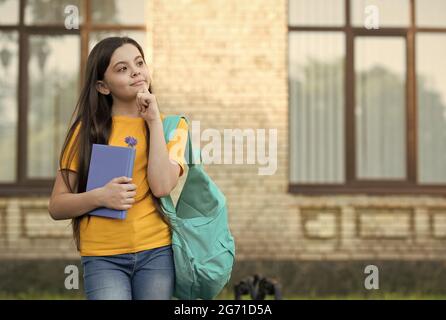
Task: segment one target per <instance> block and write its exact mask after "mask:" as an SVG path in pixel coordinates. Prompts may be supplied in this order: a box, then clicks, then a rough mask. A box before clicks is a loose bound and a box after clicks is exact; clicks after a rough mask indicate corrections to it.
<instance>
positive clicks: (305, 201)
mask: <svg viewBox="0 0 446 320" xmlns="http://www.w3.org/2000/svg"><path fill="white" fill-rule="evenodd" d="M69 5H71V6H75V8H76V9H77V12H78V17H79V19H78V21H77V22H79V28H76V26H74V27H73V24H72V23H73V22H76V20H73V19H75V18H76V17H77V16H76V13H77V12H76V10H74V11H73V9H72V8H73V7H69V8H71V10H68V11H66V9H67V6H69ZM73 17H74V18H73ZM67 21H68V22H69V23H68V25H67ZM112 35H128V36H130V37H132V38H134V39H135V40H136V41H138V42H139V43H140V44H141V45H142V47H143V48H144V51H145V55H146V60H147V63H148V64H149V67H150V68H151V70H152V72H153V85H152V92H153V93H154V94H155V95H156V97H157V100H158V104H159V106H160V110H161V112H163V113H167V114H169V113H182V114H185V115H186V116H188V117H189V119H190V120H197V121H200V126H201V130H204V129H206V128H213V129H217V130H218V131H219V132H220V133H221V134H222V136H223V129H225V128H229V129H231V128H232V129H236V128H240V129H253V130H257V129H266V130H268V129H277V133H278V144H277V171H276V172H275V173H274V174H273V175H259V174H258V168H259V167H261V166H263V165H262V164H260V163H259V161H256V164H254V165H253V164H248V163H247V161H246V160H244V162H243V164H208V165H205V169H206V171H207V172H208V173H209V175H210V176H211V177H212V178H213V179H214V181H215V182H216V183H217V185H218V186H219V187H220V188H221V190H222V191H223V193H224V194H225V195H226V198H227V201H228V208H229V219H230V221H229V222H230V227H231V231H232V233H233V235H234V237H235V240H236V264H235V267H234V272H233V276H232V279H231V282H230V283H229V284H228V285H227V287H226V288H225V290H224V292H223V293H222V295H221V296H219V298H228V299H232V298H233V297H234V294H233V290H234V286H235V285H236V284H237V283H239V282H240V281H242V280H243V279H245V278H246V277H249V276H252V275H253V274H260V275H263V276H265V277H268V278H270V279H275V280H276V281H277V282H279V283H280V284H281V285H282V291H283V295H284V298H286V299H306V298H324V297H334V298H349V297H353V298H359V299H362V298H367V299H369V298H388V297H391V298H400V297H401V298H440V299H441V298H445V297H446V286H445V285H444V284H445V283H446V272H445V271H446V199H445V195H446V189H445V186H446V166H445V165H444V164H445V160H446V157H445V156H446V130H445V129H446V60H445V58H444V57H446V1H445V0H288V1H287V0H274V1H271V0H172V1H163V0H125V1H124V0H66V1H65V0H0V150H1V151H0V163H1V165H0V260H1V262H0V298H29V299H39V298H49V299H57V298H62V299H65V298H66V299H83V298H84V296H83V287H82V269H81V267H80V259H79V255H78V253H77V251H76V250H75V247H74V243H73V241H72V238H71V226H70V221H53V220H52V219H51V218H50V216H49V214H48V210H47V205H48V200H49V196H50V194H51V190H52V186H53V183H54V177H55V174H56V171H57V168H58V157H59V153H60V149H61V147H62V144H63V142H64V138H65V135H66V131H67V128H68V125H69V122H70V118H71V115H72V113H73V111H74V107H75V103H76V100H77V98H78V95H79V92H80V87H81V85H82V81H83V72H84V66H85V63H86V58H87V56H88V53H89V52H90V50H91V49H92V47H93V46H94V44H95V43H97V42H98V41H99V40H101V39H102V38H104V37H108V36H112ZM267 132H268V131H267ZM267 138H268V136H267ZM266 140H268V139H266ZM236 141H237V140H236ZM265 143H266V146H268V141H265ZM236 146H237V143H236V145H235V146H233V147H234V149H235V147H236ZM238 147H241V148H242V150H244V152H245V153H244V154H245V158H246V150H247V139H244V140H243V141H242V142H241V141H239V142H238ZM183 178H185V176H183ZM180 191H181V185H179V187H178V188H177V189H176V190H175V192H176V193H177V194H178V193H179V192H180ZM67 265H77V266H78V267H79V271H80V273H79V277H80V287H79V289H78V290H67V289H66V288H65V286H64V280H65V278H66V277H67V274H65V273H64V270H65V267H66V266H67ZM368 265H374V266H376V267H377V268H378V270H379V289H375V290H373V289H372V290H369V289H366V287H365V279H366V277H367V275H368V274H366V273H365V268H366V266H368Z"/></svg>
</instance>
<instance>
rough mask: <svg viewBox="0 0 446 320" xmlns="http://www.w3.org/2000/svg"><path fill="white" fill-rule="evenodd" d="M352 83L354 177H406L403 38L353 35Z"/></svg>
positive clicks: (404, 52)
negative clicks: (354, 103) (354, 136)
mask: <svg viewBox="0 0 446 320" xmlns="http://www.w3.org/2000/svg"><path fill="white" fill-rule="evenodd" d="M355 84H356V85H355V90H356V91H355V96H356V108H355V121H356V168H357V177H358V178H362V179H364V178H365V179H403V178H405V177H406V112H405V92H406V44H405V39H404V38H395V37H385V38H383V37H379V38H378V37H357V38H356V39H355Z"/></svg>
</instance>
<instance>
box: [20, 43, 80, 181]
mask: <svg viewBox="0 0 446 320" xmlns="http://www.w3.org/2000/svg"><path fill="white" fill-rule="evenodd" d="M29 41H30V44H29V48H30V52H29V54H30V58H29V62H28V76H29V93H28V94H29V110H28V159H27V161H28V176H29V177H30V178H51V177H53V176H54V173H55V172H56V171H57V168H58V159H59V153H60V150H61V148H62V144H63V142H64V138H65V134H66V130H67V126H68V122H69V120H70V117H71V115H72V113H73V111H74V108H75V104H76V101H77V97H78V94H79V92H78V91H79V88H78V86H79V76H78V71H79V63H80V62H79V60H80V55H79V52H80V39H79V37H78V36H76V35H63V36H46V35H33V36H30V39H29Z"/></svg>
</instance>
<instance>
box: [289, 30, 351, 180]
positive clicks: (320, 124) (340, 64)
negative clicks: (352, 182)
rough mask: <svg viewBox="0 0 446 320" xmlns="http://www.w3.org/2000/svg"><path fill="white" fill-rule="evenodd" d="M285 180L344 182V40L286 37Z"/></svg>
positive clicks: (308, 35) (336, 35)
mask: <svg viewBox="0 0 446 320" xmlns="http://www.w3.org/2000/svg"><path fill="white" fill-rule="evenodd" d="M289 50H290V51H289V90H290V146H291V150H290V157H291V158H290V176H291V177H290V179H291V181H292V182H294V183H343V182H344V179H345V175H344V141H345V139H344V65H345V37H344V34H342V33H339V32H324V33H321V32H304V33H303V32H292V33H290V34H289Z"/></svg>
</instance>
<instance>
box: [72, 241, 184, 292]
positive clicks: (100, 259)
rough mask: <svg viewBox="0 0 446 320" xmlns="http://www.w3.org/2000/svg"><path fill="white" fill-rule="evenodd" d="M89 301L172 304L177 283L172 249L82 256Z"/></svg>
mask: <svg viewBox="0 0 446 320" xmlns="http://www.w3.org/2000/svg"><path fill="white" fill-rule="evenodd" d="M81 262H82V266H83V269H84V290H85V294H86V296H87V299H88V300H132V299H134V300H169V299H171V298H172V295H173V290H174V283H175V268H174V261H173V251H172V246H171V245H167V246H163V247H159V248H154V249H150V250H145V251H140V252H137V253H125V254H117V255H112V256H91V257H90V256H82V257H81Z"/></svg>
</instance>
